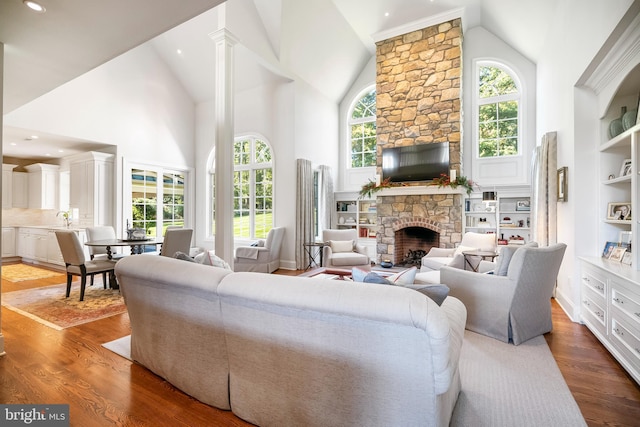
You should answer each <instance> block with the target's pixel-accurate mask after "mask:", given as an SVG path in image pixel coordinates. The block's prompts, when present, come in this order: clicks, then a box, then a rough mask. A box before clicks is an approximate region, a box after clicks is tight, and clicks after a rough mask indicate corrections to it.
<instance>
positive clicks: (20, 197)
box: [12, 172, 29, 209]
mask: <svg viewBox="0 0 640 427" xmlns="http://www.w3.org/2000/svg"><path fill="white" fill-rule="evenodd" d="M12 178H13V195H12V200H13V207H14V208H25V209H26V208H28V207H29V174H28V173H27V172H14V173H13V175H12Z"/></svg>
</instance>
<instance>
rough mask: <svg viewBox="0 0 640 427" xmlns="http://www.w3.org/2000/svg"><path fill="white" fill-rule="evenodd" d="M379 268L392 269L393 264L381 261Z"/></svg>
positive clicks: (388, 261)
mask: <svg viewBox="0 0 640 427" xmlns="http://www.w3.org/2000/svg"><path fill="white" fill-rule="evenodd" d="M380 267H383V268H391V267H393V263H392V262H391V261H390V260H388V259H385V260H383V261H380Z"/></svg>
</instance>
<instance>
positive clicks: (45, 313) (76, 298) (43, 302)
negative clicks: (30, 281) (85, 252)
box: [2, 283, 127, 330]
mask: <svg viewBox="0 0 640 427" xmlns="http://www.w3.org/2000/svg"><path fill="white" fill-rule="evenodd" d="M66 286H67V285H66V284H61V285H53V286H45V287H42V288H33V289H25V290H21V291H13V292H6V293H3V294H2V305H3V306H5V307H6V308H8V309H9V310H13V311H15V312H16V313H20V314H22V315H24V316H27V317H29V318H31V319H33V320H35V321H37V322H40V323H42V324H43V325H47V326H49V327H51V328H54V329H57V330H61V329H66V328H70V327H72V326H77V325H81V324H83V323H88V322H93V321H94V320H98V319H103V318H105V317H110V316H113V315H116V314H120V313H124V312H125V311H127V308H126V306H125V305H124V299H123V298H122V295H121V294H120V291H119V290H117V289H116V290H113V289H103V287H102V283H96V284H95V285H94V286H87V287H86V289H85V293H84V301H80V284H79V283H78V284H74V285H73V286H72V288H71V294H70V295H69V298H65V292H66Z"/></svg>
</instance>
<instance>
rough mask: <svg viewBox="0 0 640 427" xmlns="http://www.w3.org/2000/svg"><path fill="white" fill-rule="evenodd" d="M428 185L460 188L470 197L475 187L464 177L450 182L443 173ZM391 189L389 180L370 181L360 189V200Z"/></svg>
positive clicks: (447, 176)
mask: <svg viewBox="0 0 640 427" xmlns="http://www.w3.org/2000/svg"><path fill="white" fill-rule="evenodd" d="M430 185H437V186H438V187H440V188H442V187H451V188H453V189H454V190H455V189H456V188H458V187H462V188H464V189H465V191H466V192H467V195H470V194H471V193H472V192H473V190H474V188H475V187H476V184H475V183H474V182H473V181H472V180H470V179H467V177H466V176H459V177H457V178H456V179H455V180H453V181H451V179H450V177H449V175H447V174H444V173H443V174H441V175H440V177H439V178H434V179H433V181H432V182H431V184H430ZM392 187H395V185H394V184H392V183H391V178H385V179H384V180H382V182H380V184H377V183H376V182H375V181H373V180H371V179H370V180H369V182H367V183H366V184H364V185H363V186H362V189H360V193H359V194H360V198H361V199H371V197H372V196H373V194H374V193H377V192H378V191H380V190H382V189H384V188H392Z"/></svg>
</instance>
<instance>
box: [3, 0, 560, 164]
mask: <svg viewBox="0 0 640 427" xmlns="http://www.w3.org/2000/svg"><path fill="white" fill-rule="evenodd" d="M40 3H41V4H42V5H44V6H45V7H46V9H47V11H46V13H40V14H37V13H33V12H32V11H30V10H29V9H27V8H26V7H25V6H24V5H23V4H22V1H21V0H2V1H1V2H0V42H2V43H4V45H5V46H4V48H5V56H4V100H3V101H4V102H3V105H4V113H5V114H6V113H9V112H11V111H13V110H15V109H17V108H19V107H20V106H22V105H25V104H26V103H28V102H30V101H32V100H34V99H36V98H38V97H39V96H41V95H43V94H45V93H47V92H49V91H51V90H53V89H55V88H56V87H58V86H60V85H62V84H64V83H65V82H68V81H70V80H72V79H74V78H76V77H78V76H80V75H82V74H84V73H86V72H87V71H89V70H91V69H93V68H95V67H98V66H100V65H101V64H104V63H105V62H107V61H109V60H111V59H113V58H115V57H117V56H118V55H120V54H122V53H124V52H126V51H128V50H130V49H132V48H135V47H136V46H138V45H140V44H142V43H146V42H149V43H151V44H152V45H153V47H154V48H155V49H156V50H157V52H158V53H159V55H161V56H162V58H163V59H164V61H165V62H166V63H167V64H168V65H169V67H170V68H171V69H172V70H173V72H174V73H175V75H176V76H177V77H178V79H180V81H181V82H182V83H183V85H184V87H185V89H186V90H187V91H188V92H189V93H190V95H191V96H192V98H193V99H194V102H202V101H206V100H209V99H211V98H212V97H213V88H212V82H211V73H210V70H211V69H213V61H214V57H213V54H214V51H213V48H212V46H211V40H210V38H209V36H208V34H209V33H211V32H212V31H214V30H215V29H217V28H218V26H219V25H220V22H222V21H225V26H227V27H228V28H230V29H231V31H232V32H235V31H234V30H237V32H238V33H241V34H242V35H243V36H244V39H243V37H240V46H239V48H238V49H237V54H236V58H237V59H236V60H237V64H236V66H237V67H238V68H242V69H244V70H248V69H251V70H252V71H251V73H244V74H243V78H242V79H239V80H237V87H236V90H245V89H247V88H248V87H250V86H251V85H254V84H257V83H259V82H264V81H265V80H269V79H282V78H285V79H286V78H292V77H295V78H301V79H303V80H304V81H306V82H307V83H308V84H310V85H311V86H313V87H315V88H316V89H317V90H318V91H319V92H321V93H324V94H325V96H327V98H329V99H332V100H334V101H335V102H339V101H340V100H341V99H342V97H343V96H344V94H345V92H346V91H347V90H348V88H349V87H350V85H351V84H352V83H353V81H354V79H355V78H356V77H357V76H358V75H359V73H360V72H361V71H362V68H363V67H364V65H365V64H366V63H367V61H368V59H369V58H370V57H371V55H373V53H374V52H375V43H374V37H373V36H374V35H376V34H380V33H385V32H387V31H390V30H392V29H394V28H397V27H401V26H404V25H406V24H408V23H410V22H412V21H416V20H421V19H426V18H428V17H431V16H434V15H439V14H444V13H446V12H448V11H451V10H454V9H462V10H463V11H464V15H463V25H464V26H465V27H466V28H471V27H473V26H477V25H482V26H483V27H485V28H486V29H487V30H489V31H490V32H492V33H494V34H495V35H496V36H498V37H500V38H501V39H503V40H505V41H506V42H507V43H508V44H510V45H511V46H512V47H514V48H515V49H516V50H518V51H520V52H521V53H522V54H523V55H525V56H526V57H528V58H529V59H530V60H532V61H533V62H535V61H536V59H537V57H538V55H539V53H540V49H541V46H542V44H543V42H544V39H543V37H541V36H540V35H544V34H545V28H546V24H545V23H546V22H547V20H548V18H549V16H551V15H552V14H553V11H554V8H555V7H556V6H555V0H536V1H533V0H531V1H522V0H229V1H228V2H227V3H226V5H225V8H226V11H227V12H225V14H224V16H221V15H220V12H219V11H218V10H212V9H213V8H214V7H215V6H217V5H218V4H220V3H222V0H182V1H180V2H177V1H175V0H109V1H87V0H40ZM525 17H526V18H525ZM248 28H250V30H248ZM265 35H266V36H265ZM178 48H180V49H181V50H182V54H181V55H177V54H176V50H177V49H178ZM249 64H250V65H251V66H250V67H249V66H248V65H249ZM245 65H246V66H245ZM21 131H23V132H28V130H19V129H7V128H5V129H3V135H4V141H5V143H4V144H3V145H4V147H3V150H4V154H5V155H15V156H20V153H17V152H12V149H11V148H10V147H7V144H6V141H7V140H9V139H11V138H14V137H15V138H21V137H24V136H25V135H23V134H21V135H14V133H15V132H18V133H19V132H21ZM52 138H53V137H52ZM53 139H55V138H53ZM59 142H60V141H58V143H59Z"/></svg>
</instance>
